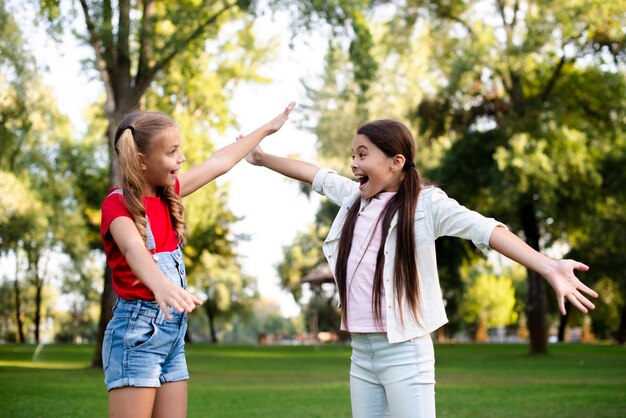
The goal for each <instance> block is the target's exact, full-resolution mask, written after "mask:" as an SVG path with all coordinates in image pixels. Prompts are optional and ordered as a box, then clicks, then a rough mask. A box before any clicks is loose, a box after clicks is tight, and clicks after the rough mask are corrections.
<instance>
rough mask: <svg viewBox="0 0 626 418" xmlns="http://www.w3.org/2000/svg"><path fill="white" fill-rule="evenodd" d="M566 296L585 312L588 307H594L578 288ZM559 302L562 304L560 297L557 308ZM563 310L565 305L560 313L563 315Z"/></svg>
mask: <svg viewBox="0 0 626 418" xmlns="http://www.w3.org/2000/svg"><path fill="white" fill-rule="evenodd" d="M566 297H567V300H568V301H569V302H570V303H571V304H572V305H573V306H574V307H576V308H577V309H578V310H580V311H581V312H584V313H587V312H589V309H595V307H596V305H594V304H593V303H592V302H591V301H590V300H589V299H587V298H586V297H585V296H584V295H583V294H582V293H580V292H579V291H578V290H575V291H573V292H572V293H570V294H569V295H567V296H566ZM561 303H563V304H564V302H563V298H561V302H560V303H559V308H561ZM564 310H565V307H564V306H563V309H561V313H563V315H565V313H564Z"/></svg>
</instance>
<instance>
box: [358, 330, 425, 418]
mask: <svg viewBox="0 0 626 418" xmlns="http://www.w3.org/2000/svg"><path fill="white" fill-rule="evenodd" d="M351 362H352V364H351V366H350V397H351V400H352V416H353V417H354V418H383V417H391V418H434V417H435V353H434V348H433V342H432V340H431V338H430V335H428V334H427V335H424V336H423V337H419V338H415V339H413V340H410V341H405V342H402V343H394V344H391V343H389V340H387V336H386V335H385V334H374V333H372V334H370V333H367V334H361V333H353V334H352V358H351Z"/></svg>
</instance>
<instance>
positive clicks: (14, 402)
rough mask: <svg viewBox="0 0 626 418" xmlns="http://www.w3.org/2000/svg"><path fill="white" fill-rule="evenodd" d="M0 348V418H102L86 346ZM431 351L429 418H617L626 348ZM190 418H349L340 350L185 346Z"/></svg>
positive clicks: (96, 376)
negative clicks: (433, 410)
mask: <svg viewBox="0 0 626 418" xmlns="http://www.w3.org/2000/svg"><path fill="white" fill-rule="evenodd" d="M35 348H36V347H35V346H16V345H0V417H3V418H12V417H106V416H107V403H108V398H107V393H106V390H105V388H104V384H103V382H102V371H100V370H94V369H91V368H89V367H88V366H89V363H90V360H91V356H92V353H93V346H70V345H49V346H45V347H44V348H43V350H42V351H41V353H40V355H39V356H38V358H37V360H36V361H34V362H33V361H32V356H33V353H34V351H35ZM550 350H551V352H550V354H549V355H548V356H541V357H529V356H528V355H527V354H526V352H527V347H526V346H525V345H495V344H494V345H437V346H436V347H435V352H436V358H437V365H436V376H437V387H436V391H437V416H438V417H472V418H476V417H506V418H509V417H529V418H530V417H533V418H541V417H546V418H547V417H550V418H558V417H585V418H587V417H592V418H602V417H607V418H608V417H615V418H618V417H620V418H622V417H626V348H625V347H616V346H612V345H552V346H550ZM187 360H188V363H189V369H190V374H191V380H190V381H189V416H190V417H222V418H226V417H264V418H265V417H277V418H280V417H285V418H287V417H289V418H293V417H296V418H314V417H320V418H331V417H349V416H350V396H349V384H348V369H349V363H350V349H349V347H347V346H321V347H319V348H318V349H317V350H316V349H315V348H314V347H276V346H272V347H266V346H264V347H254V346H206V345H189V346H187Z"/></svg>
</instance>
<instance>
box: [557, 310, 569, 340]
mask: <svg viewBox="0 0 626 418" xmlns="http://www.w3.org/2000/svg"><path fill="white" fill-rule="evenodd" d="M570 307H571V305H570V303H569V302H568V301H565V315H561V319H560V320H559V334H558V340H559V342H560V343H564V342H566V341H565V340H566V335H565V332H566V330H567V321H568V320H569V310H570Z"/></svg>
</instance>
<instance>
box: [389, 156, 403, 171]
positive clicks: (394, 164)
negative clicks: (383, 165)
mask: <svg viewBox="0 0 626 418" xmlns="http://www.w3.org/2000/svg"><path fill="white" fill-rule="evenodd" d="M405 162H406V158H404V155H402V154H396V155H395V156H393V158H392V159H391V167H390V169H391V171H393V172H394V173H397V172H399V171H402V169H403V168H404V163H405Z"/></svg>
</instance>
